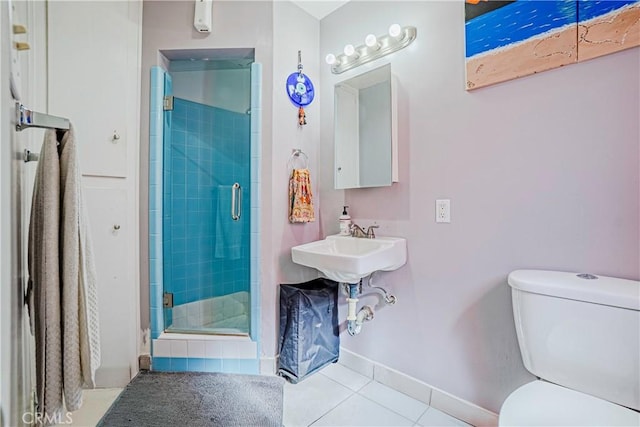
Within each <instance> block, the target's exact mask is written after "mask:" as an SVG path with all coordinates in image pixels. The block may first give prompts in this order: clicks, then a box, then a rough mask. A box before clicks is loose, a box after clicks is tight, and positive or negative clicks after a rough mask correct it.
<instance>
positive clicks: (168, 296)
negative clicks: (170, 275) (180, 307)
mask: <svg viewBox="0 0 640 427" xmlns="http://www.w3.org/2000/svg"><path fill="white" fill-rule="evenodd" d="M162 306H163V307H164V308H173V294H172V293H171V292H165V293H163V294H162Z"/></svg>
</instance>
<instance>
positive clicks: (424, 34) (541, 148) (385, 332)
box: [319, 1, 640, 412]
mask: <svg viewBox="0 0 640 427" xmlns="http://www.w3.org/2000/svg"><path fill="white" fill-rule="evenodd" d="M463 8H464V3H463V2H436V1H429V2H398V1H393V2H391V1H387V2H372V3H368V2H351V3H348V4H347V5H345V6H343V7H342V8H340V9H338V10H337V11H336V12H334V13H333V14H331V15H329V16H328V17H326V18H324V19H323V20H322V21H321V25H320V34H321V38H320V47H321V49H320V52H319V55H320V57H324V55H326V54H327V53H329V52H334V53H337V52H340V51H341V50H342V47H343V46H344V45H345V44H346V43H354V44H359V43H362V40H363V39H364V36H365V35H367V34H368V33H370V32H373V33H375V34H383V33H384V32H385V31H386V29H387V28H388V26H389V25H390V24H392V23H394V22H397V23H400V24H401V25H414V26H416V27H417V29H418V38H417V40H416V41H415V42H414V43H413V44H412V45H411V46H410V47H408V48H407V49H404V50H403V51H400V52H398V53H395V54H393V55H392V56H390V57H387V58H385V59H382V60H378V61H376V62H374V63H372V64H369V65H366V66H362V67H359V68H357V69H356V70H352V71H349V72H347V73H344V74H342V75H339V76H334V75H333V74H331V73H330V72H329V67H328V66H327V67H322V68H321V70H322V71H321V76H320V80H321V85H320V86H321V90H320V93H319V95H320V97H321V99H322V104H321V117H322V126H321V129H322V130H321V141H320V153H319V154H320V156H321V157H320V164H321V165H322V168H321V180H320V183H319V185H320V189H319V196H320V197H321V198H322V206H321V216H322V224H321V227H322V228H321V233H322V234H323V235H326V234H332V233H336V232H337V231H338V221H337V217H338V215H339V214H340V207H341V205H342V204H343V203H344V204H347V205H349V206H351V215H352V217H354V221H355V222H357V223H358V224H361V225H365V226H366V225H369V224H370V223H372V222H373V221H374V220H375V221H377V222H378V223H379V224H380V225H381V228H380V230H379V233H378V234H380V235H384V234H388V235H398V236H404V237H406V238H407V240H408V245H409V247H408V251H409V252H408V253H409V260H408V263H407V265H406V266H404V267H403V268H401V269H400V270H398V271H396V272H393V273H385V274H382V275H381V276H380V280H379V283H381V284H382V283H384V284H385V285H386V286H387V287H388V288H389V289H390V290H392V291H393V293H395V294H396V296H397V297H398V303H397V304H396V305H395V306H393V307H384V308H382V309H380V310H379V311H378V312H377V313H376V317H375V320H374V321H373V322H371V323H368V324H366V325H365V327H364V329H363V332H362V334H361V335H359V336H357V337H348V336H343V340H342V345H343V346H345V347H346V348H348V349H350V350H352V351H355V352H356V353H359V354H362V355H364V356H365V357H367V358H370V359H372V360H374V361H377V362H379V363H382V364H385V365H387V366H389V367H392V368H395V369H397V370H399V371H401V372H404V373H406V374H408V375H411V376H413V377H416V378H418V379H420V380H423V381H425V382H427V383H429V384H431V385H433V386H436V387H439V388H441V389H443V390H445V391H447V392H450V393H452V394H454V395H456V396H459V397H462V398H464V399H467V400H469V401H471V402H474V403H476V404H478V405H480V406H482V407H485V408H487V409H490V410H493V411H496V412H497V411H498V410H499V407H500V405H501V403H502V402H503V400H504V399H505V397H506V396H507V395H508V394H509V393H510V392H511V391H513V390H514V389H515V388H516V387H518V386H519V385H521V384H523V383H524V382H526V381H528V380H530V379H532V376H531V375H529V374H528V373H527V372H526V371H525V370H524V368H523V366H522V363H521V359H520V353H519V351H518V347H517V342H516V336H515V329H514V326H513V318H512V312H511V310H512V309H511V300H510V292H509V288H508V286H507V283H506V277H507V274H508V273H509V272H510V271H512V270H514V269H519V268H541V269H555V270H566V271H581V272H582V271H587V272H590V273H595V274H601V275H611V276H618V277H624V278H631V279H639V278H640V271H639V270H640V265H639V263H640V251H639V247H638V241H639V238H640V230H639V227H640V215H639V204H640V200H639V182H640V176H639V167H638V161H639V154H640V153H639V141H640V130H639V125H638V117H640V106H639V104H640V103H639V101H638V94H639V93H640V87H639V85H640V83H639V80H638V75H640V50H639V49H638V48H634V49H631V50H626V51H623V52H619V53H616V54H612V55H609V56H606V57H601V58H598V59H594V60H591V61H588V62H585V63H580V64H574V65H570V66H567V67H563V68H559V69H556V70H551V71H546V72H544V73H540V74H537V75H533V76H529V77H525V78H520V79H517V80H513V81H510V82H505V83H502V84H498V85H494V86H490V87H487V88H483V89H479V90H476V91H473V92H466V91H465V90H464V87H465V76H464V27H463V17H464V11H463ZM387 62H391V65H392V72H393V73H394V74H395V75H396V76H397V78H398V87H399V94H398V99H399V157H400V182H399V183H397V184H394V185H393V186H392V187H390V188H379V189H362V190H347V191H336V190H333V174H332V165H333V135H332V129H333V89H332V88H333V85H334V84H335V83H336V82H337V81H340V80H342V79H346V78H349V77H351V76H353V75H356V74H359V73H361V72H364V71H366V70H368V69H371V68H373V67H376V66H378V65H382V64H384V63H387ZM438 198H450V199H451V209H452V211H451V220H452V222H451V224H436V223H435V221H434V204H435V203H434V201H435V199H438ZM375 301H376V300H375V299H373V300H371V299H369V300H368V299H367V298H364V301H362V303H363V304H366V303H372V302H373V303H375ZM342 308H344V307H342Z"/></svg>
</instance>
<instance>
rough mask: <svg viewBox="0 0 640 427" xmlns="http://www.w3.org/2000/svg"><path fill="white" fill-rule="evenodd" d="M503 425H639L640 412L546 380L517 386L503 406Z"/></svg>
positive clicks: (501, 423) (500, 422) (501, 418)
mask: <svg viewBox="0 0 640 427" xmlns="http://www.w3.org/2000/svg"><path fill="white" fill-rule="evenodd" d="M498 425H500V426H639V425H640V413H639V412H636V411H633V410H631V409H628V408H625V407H623V406H620V405H616V404H613V403H611V402H608V401H606V400H602V399H598V398H597V397H593V396H590V395H588V394H584V393H580V392H578V391H575V390H570V389H568V388H565V387H561V386H559V385H556V384H552V383H548V382H545V381H540V380H537V381H533V382H530V383H528V384H525V385H523V386H522V387H520V388H518V389H517V390H515V391H514V392H513V393H511V394H510V395H509V397H507V399H506V400H505V401H504V403H503V404H502V408H501V409H500V418H499V423H498Z"/></svg>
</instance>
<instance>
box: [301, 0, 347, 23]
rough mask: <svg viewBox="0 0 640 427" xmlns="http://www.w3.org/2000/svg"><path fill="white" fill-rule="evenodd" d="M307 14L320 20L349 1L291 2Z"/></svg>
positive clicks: (314, 0) (311, 0) (305, 0)
mask: <svg viewBox="0 0 640 427" xmlns="http://www.w3.org/2000/svg"><path fill="white" fill-rule="evenodd" d="M291 1H292V2H293V3H295V4H296V5H298V6H299V7H300V8H302V9H304V10H305V11H306V12H307V13H308V14H310V15H312V16H315V17H316V18H317V19H319V20H320V19H322V18H324V17H325V16H327V15H328V14H330V13H331V12H333V11H334V10H336V9H337V8H339V7H340V6H343V5H344V4H345V3H347V2H348V1H349V0H291Z"/></svg>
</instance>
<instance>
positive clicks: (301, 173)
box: [289, 169, 316, 223]
mask: <svg viewBox="0 0 640 427" xmlns="http://www.w3.org/2000/svg"><path fill="white" fill-rule="evenodd" d="M315 220H316V218H315V214H314V212H313V194H312V193H311V175H310V173H309V169H294V170H293V171H292V172H291V178H290V179H289V222H292V223H295V222H313V221H315Z"/></svg>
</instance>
